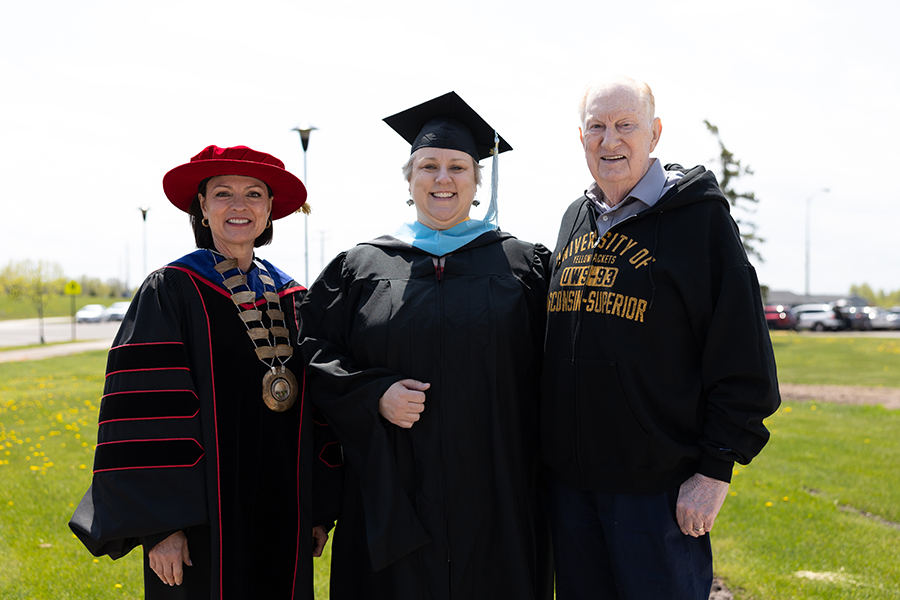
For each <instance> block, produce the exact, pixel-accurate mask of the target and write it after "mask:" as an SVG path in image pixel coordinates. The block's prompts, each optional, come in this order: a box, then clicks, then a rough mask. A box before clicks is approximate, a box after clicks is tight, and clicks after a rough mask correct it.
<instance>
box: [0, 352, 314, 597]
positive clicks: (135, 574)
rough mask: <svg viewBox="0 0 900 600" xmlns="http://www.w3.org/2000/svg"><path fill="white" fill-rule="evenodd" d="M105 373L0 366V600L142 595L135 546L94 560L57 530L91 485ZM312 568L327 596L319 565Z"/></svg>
mask: <svg viewBox="0 0 900 600" xmlns="http://www.w3.org/2000/svg"><path fill="white" fill-rule="evenodd" d="M105 367H106V352H103V351H100V352H88V353H84V354H80V355H74V356H66V357H61V358H52V359H46V360H40V361H30V362H19V363H0V478H2V481H3V485H2V486H0V598H2V599H3V600H19V599H21V600H26V599H31V598H33V599H36V600H69V599H84V600H89V599H90V600H95V599H96V600H100V599H106V598H143V576H142V573H141V570H142V567H141V550H140V549H137V550H134V551H132V552H131V554H129V555H128V556H126V557H125V558H122V559H120V560H118V561H111V560H110V559H109V558H108V557H102V558H94V557H93V556H91V554H90V553H89V552H88V551H87V550H86V549H85V548H84V546H83V545H82V544H81V542H79V541H78V540H77V539H76V538H75V537H74V536H73V535H72V532H71V531H70V530H69V527H68V525H67V523H68V521H69V518H70V517H71V515H72V512H73V511H74V510H75V506H76V505H77V504H78V501H79V500H80V499H81V497H82V496H83V495H84V492H85V491H86V490H87V488H88V486H89V485H90V481H91V466H92V464H93V454H94V444H95V443H96V441H97V411H98V409H99V403H100V396H101V394H102V392H103V379H104V369H105ZM326 550H327V551H330V544H329V547H328V548H326ZM316 567H317V569H318V571H319V572H318V575H317V581H316V583H317V596H318V597H320V598H327V597H328V594H327V577H328V575H327V573H328V559H327V558H324V559H320V560H317V561H316Z"/></svg>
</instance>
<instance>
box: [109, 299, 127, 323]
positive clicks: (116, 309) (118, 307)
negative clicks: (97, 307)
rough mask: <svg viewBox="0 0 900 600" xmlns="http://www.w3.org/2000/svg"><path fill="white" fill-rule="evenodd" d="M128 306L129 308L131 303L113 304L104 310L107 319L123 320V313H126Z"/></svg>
mask: <svg viewBox="0 0 900 600" xmlns="http://www.w3.org/2000/svg"><path fill="white" fill-rule="evenodd" d="M129 306H131V302H113V303H112V304H110V305H109V308H107V309H106V317H107V319H109V320H110V321H121V320H122V319H124V318H125V313H127V312H128V307H129Z"/></svg>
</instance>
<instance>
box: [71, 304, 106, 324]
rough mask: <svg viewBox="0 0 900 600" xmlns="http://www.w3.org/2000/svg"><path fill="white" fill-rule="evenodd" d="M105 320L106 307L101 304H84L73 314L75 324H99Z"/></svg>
mask: <svg viewBox="0 0 900 600" xmlns="http://www.w3.org/2000/svg"><path fill="white" fill-rule="evenodd" d="M106 320H107V318H106V307H105V306H103V305H102V304H85V305H84V306H82V307H81V309H79V311H78V312H77V313H75V321H76V322H77V323H101V322H103V321H106Z"/></svg>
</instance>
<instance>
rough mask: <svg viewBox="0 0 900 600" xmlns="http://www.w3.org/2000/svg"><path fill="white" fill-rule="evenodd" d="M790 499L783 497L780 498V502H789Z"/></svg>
mask: <svg viewBox="0 0 900 600" xmlns="http://www.w3.org/2000/svg"><path fill="white" fill-rule="evenodd" d="M790 499H791V498H790V497H789V496H785V497H784V498H782V499H781V500H782V502H789V501H790Z"/></svg>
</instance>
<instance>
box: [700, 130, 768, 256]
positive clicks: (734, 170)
mask: <svg viewBox="0 0 900 600" xmlns="http://www.w3.org/2000/svg"><path fill="white" fill-rule="evenodd" d="M703 124H704V125H706V128H707V129H708V130H709V132H710V133H712V134H713V135H714V136H716V141H717V142H718V143H719V157H718V161H719V165H720V167H721V169H722V170H721V173H719V187H720V188H721V189H722V193H723V194H725V197H726V198H728V201H729V202H730V203H731V206H734V207H738V206H739V207H740V208H741V209H742V210H744V211H745V212H748V213H754V212H756V210H755V209H753V208H751V207H750V206H748V205H747V204H746V202H753V203H757V202H759V199H758V198H757V197H756V195H755V194H754V193H753V192H738V191H737V190H735V189H734V180H736V179H738V178H739V177H742V176H744V175H753V171H752V170H751V169H750V167H745V166H742V165H741V161H739V160H738V159H736V158H735V157H734V154H732V153H731V151H729V150H728V148H726V147H725V144H723V143H722V138H721V137H719V128H718V127H716V126H715V125H713V124H712V123H710V122H709V121H707V120H706V119H704V120H703ZM740 200H745V201H746V202H745V203H744V204H740V205H738V201H740ZM734 220H735V222H737V224H738V228H739V229H740V232H741V242H742V243H743V244H744V250H745V251H746V252H747V254H748V255H750V256H755V257H756V258H758V259H759V260H760V262H762V261H763V257H762V254H760V253H759V250H758V249H757V244H761V243H763V242H765V241H766V240H764V239H763V238H761V237H759V236H757V235H756V223H753V222H752V221H746V220H744V219H740V218H738V217H737V216H735V217H734Z"/></svg>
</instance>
